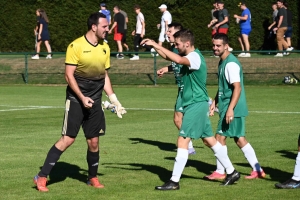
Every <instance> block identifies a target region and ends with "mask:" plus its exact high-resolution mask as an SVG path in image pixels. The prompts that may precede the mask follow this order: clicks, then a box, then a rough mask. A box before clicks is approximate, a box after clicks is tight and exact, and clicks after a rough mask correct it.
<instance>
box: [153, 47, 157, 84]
mask: <svg viewBox="0 0 300 200" xmlns="http://www.w3.org/2000/svg"><path fill="white" fill-rule="evenodd" d="M156 57H157V56H156V53H155V54H154V74H153V78H154V85H155V86H156V77H157V74H156Z"/></svg>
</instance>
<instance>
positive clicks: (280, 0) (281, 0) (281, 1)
mask: <svg viewBox="0 0 300 200" xmlns="http://www.w3.org/2000/svg"><path fill="white" fill-rule="evenodd" d="M278 1H279V2H280V3H284V0H277V1H276V2H278Z"/></svg>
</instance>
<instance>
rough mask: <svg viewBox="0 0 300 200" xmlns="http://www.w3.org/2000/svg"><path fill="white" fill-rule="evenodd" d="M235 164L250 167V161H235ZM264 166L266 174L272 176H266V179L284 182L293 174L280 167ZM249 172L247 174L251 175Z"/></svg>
mask: <svg viewBox="0 0 300 200" xmlns="http://www.w3.org/2000/svg"><path fill="white" fill-rule="evenodd" d="M234 165H238V166H242V167H246V168H249V164H248V163H234ZM262 168H263V170H264V172H265V173H266V175H267V176H270V178H265V179H264V180H268V181H276V182H283V181H286V180H287V179H289V178H291V177H292V176H293V174H292V173H290V172H285V171H282V170H280V169H275V168H272V167H264V166H262ZM249 170H250V171H251V169H249ZM250 171H249V172H250ZM249 174H250V173H249ZM249 174H247V175H249Z"/></svg>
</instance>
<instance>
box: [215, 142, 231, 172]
mask: <svg viewBox="0 0 300 200" xmlns="http://www.w3.org/2000/svg"><path fill="white" fill-rule="evenodd" d="M211 149H212V150H213V152H214V153H215V156H216V157H217V159H218V160H219V161H220V163H221V164H222V165H223V167H224V168H225V170H226V172H227V174H231V173H232V172H233V171H234V167H233V165H232V163H231V161H230V159H229V157H228V155H227V153H226V152H224V151H222V149H223V148H222V145H221V143H220V142H217V144H215V145H214V146H213V147H211Z"/></svg>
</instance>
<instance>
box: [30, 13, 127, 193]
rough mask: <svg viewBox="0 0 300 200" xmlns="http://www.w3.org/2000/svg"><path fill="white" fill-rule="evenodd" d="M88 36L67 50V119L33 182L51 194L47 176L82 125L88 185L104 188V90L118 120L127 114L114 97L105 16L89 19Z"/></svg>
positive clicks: (77, 40)
mask: <svg viewBox="0 0 300 200" xmlns="http://www.w3.org/2000/svg"><path fill="white" fill-rule="evenodd" d="M87 25H88V31H87V33H86V34H85V35H84V36H82V37H80V38H78V39H76V40H74V41H73V42H72V43H71V44H70V45H69V46H68V48H67V53H66V60H65V64H66V66H65V78H66V81H67V83H68V86H67V90H66V103H65V116H64V121H63V128H62V133H61V135H62V136H61V138H60V139H59V140H58V141H57V142H56V143H55V144H54V145H53V146H52V147H51V148H50V150H49V152H48V154H47V157H46V159H45V162H44V165H43V166H42V168H41V171H40V172H39V173H38V174H37V175H36V176H35V177H34V179H33V181H34V183H35V184H36V186H37V189H38V190H39V191H42V192H48V190H49V189H48V188H47V187H46V184H47V176H48V175H49V174H50V172H51V170H52V168H53V167H54V165H55V164H56V163H57V161H58V160H59V158H60V156H61V155H62V153H63V152H64V151H65V150H67V148H68V147H70V146H71V145H72V144H73V143H74V142H75V139H76V137H77V135H78V132H79V129H80V126H82V129H83V132H84V135H85V137H86V142H87V146H88V148H87V155H86V160H87V164H88V177H87V184H88V185H90V186H93V187H95V188H104V185H103V184H101V183H100V182H99V180H98V178H97V173H98V166H99V159H100V156H99V136H103V135H105V128H106V124H105V116H104V112H103V109H102V105H101V99H102V92H103V90H104V91H105V93H106V94H107V96H108V97H109V99H110V102H111V103H112V104H113V105H114V106H115V107H116V112H117V115H118V117H120V118H122V115H123V114H125V113H126V110H125V109H124V108H123V107H122V105H121V103H120V102H119V101H118V99H117V96H116V95H115V93H114V91H113V88H112V85H111V81H110V78H109V76H108V73H107V70H108V69H109V68H110V48H109V46H108V44H107V43H105V42H104V41H103V40H104V38H105V34H106V31H107V30H108V22H107V20H106V16H105V15H104V14H102V13H99V12H96V13H93V14H91V15H90V17H89V18H88V22H87Z"/></svg>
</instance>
